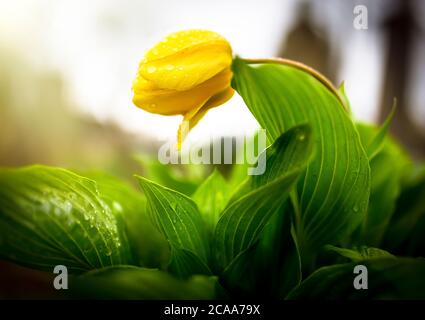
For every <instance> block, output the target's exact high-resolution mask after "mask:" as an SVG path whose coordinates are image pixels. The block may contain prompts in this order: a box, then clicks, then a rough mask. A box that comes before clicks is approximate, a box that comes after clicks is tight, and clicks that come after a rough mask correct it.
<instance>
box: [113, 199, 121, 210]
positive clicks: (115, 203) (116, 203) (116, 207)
mask: <svg viewBox="0 0 425 320" xmlns="http://www.w3.org/2000/svg"><path fill="white" fill-rule="evenodd" d="M112 206H113V208H114V209H115V210H116V211H118V212H122V206H121V204H120V203H119V202H116V201H114V203H113V204H112Z"/></svg>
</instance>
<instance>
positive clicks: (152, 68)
mask: <svg viewBox="0 0 425 320" xmlns="http://www.w3.org/2000/svg"><path fill="white" fill-rule="evenodd" d="M147 71H148V73H154V72H156V67H154V66H150V67H148V70H147Z"/></svg>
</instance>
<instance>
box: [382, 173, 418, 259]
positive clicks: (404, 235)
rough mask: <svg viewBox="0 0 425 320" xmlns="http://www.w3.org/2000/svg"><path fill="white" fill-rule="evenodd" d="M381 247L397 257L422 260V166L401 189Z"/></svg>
mask: <svg viewBox="0 0 425 320" xmlns="http://www.w3.org/2000/svg"><path fill="white" fill-rule="evenodd" d="M383 244H384V247H385V248H387V249H388V250H391V252H394V253H396V254H400V255H410V256H422V257H425V165H422V166H421V167H419V168H418V169H417V170H415V171H413V172H412V173H411V176H410V177H409V179H408V181H407V182H406V185H405V186H403V188H402V191H401V194H400V197H399V198H398V199H397V203H396V209H395V212H394V215H393V216H392V219H391V221H390V223H389V226H388V229H387V230H386V233H385V236H384V241H383Z"/></svg>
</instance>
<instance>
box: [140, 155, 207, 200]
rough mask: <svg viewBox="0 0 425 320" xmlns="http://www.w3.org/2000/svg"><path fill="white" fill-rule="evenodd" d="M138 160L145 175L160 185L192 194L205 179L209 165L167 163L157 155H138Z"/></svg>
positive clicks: (188, 194)
mask: <svg viewBox="0 0 425 320" xmlns="http://www.w3.org/2000/svg"><path fill="white" fill-rule="evenodd" d="M135 158H136V161H137V162H139V163H140V165H141V166H142V168H143V175H144V176H145V177H146V178H148V179H149V180H152V181H154V182H156V183H158V184H160V185H163V186H165V187H167V188H170V189H173V190H176V191H178V192H181V193H183V194H185V195H187V196H190V195H191V194H193V192H195V190H196V188H197V187H198V186H199V184H201V183H202V181H204V179H205V177H206V175H207V172H208V170H207V169H208V166H206V165H198V164H184V165H179V164H167V165H164V164H162V163H161V162H159V161H158V158H157V157H149V156H147V155H142V154H140V155H137V156H136V157H135Z"/></svg>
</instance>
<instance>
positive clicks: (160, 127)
mask: <svg viewBox="0 0 425 320" xmlns="http://www.w3.org/2000/svg"><path fill="white" fill-rule="evenodd" d="M296 2H297V1H296V0H287V1H283V0H262V1H258V0H256V1H255V0H232V1H230V0H210V1H202V0H179V1H173V0H168V1H166V0H144V1H134V0H120V1H118V0H90V1H83V0H16V1H7V0H0V41H1V42H2V44H6V45H7V46H14V47H17V48H18V49H20V51H21V52H23V53H25V54H26V55H27V58H28V59H30V60H31V62H32V63H34V64H35V65H39V66H41V67H43V68H46V67H47V68H51V69H54V70H59V71H60V72H62V74H63V76H64V79H65V81H66V84H67V88H68V94H69V97H70V99H71V100H72V101H73V102H75V104H76V105H78V106H79V107H80V110H81V111H82V112H88V113H91V114H93V115H94V116H95V117H96V118H97V119H99V120H101V121H104V120H108V121H114V122H117V123H118V124H119V125H120V126H122V127H123V128H124V129H126V130H128V131H130V132H136V133H149V134H150V135H153V136H156V137H158V138H165V137H174V136H175V134H176V129H177V126H178V124H179V122H180V120H181V118H180V117H179V116H177V117H164V116H159V115H153V114H149V113H147V112H145V111H143V110H141V109H138V108H136V107H135V106H133V105H132V102H131V96H132V93H131V84H132V81H133V78H134V76H135V73H136V70H137V66H138V63H139V60H140V59H141V58H142V56H143V54H144V52H145V50H146V49H148V48H149V47H150V46H151V45H153V44H154V43H155V42H157V41H158V40H160V38H161V37H163V36H164V35H166V34H168V33H169V32H172V31H177V30H181V29H188V28H205V29H210V30H213V31H216V32H219V33H221V34H222V35H223V36H225V37H226V38H227V39H228V40H229V41H230V43H231V44H232V47H233V49H234V52H235V53H236V54H238V55H241V56H243V57H269V56H274V55H275V54H276V50H277V48H278V47H279V45H280V42H281V41H282V39H283V36H284V34H285V32H286V31H287V30H288V28H290V27H291V25H292V23H293V22H294V18H295V12H296V10H295V5H296ZM380 3H381V4H382V1H380ZM381 7H382V5H381V6H375V5H374V6H372V7H371V8H369V26H370V28H369V30H367V31H356V30H354V29H353V27H352V21H353V20H352V19H353V14H352V7H350V6H341V5H339V4H338V1H336V0H326V1H322V2H320V4H318V5H316V6H315V18H316V20H317V21H318V22H319V23H322V24H323V22H324V21H325V22H327V25H326V26H325V27H327V29H328V31H329V33H330V35H331V39H332V41H333V43H334V44H336V43H339V44H340V46H339V48H338V49H339V50H340V53H341V60H342V61H341V62H342V65H341V70H340V74H339V79H340V80H345V82H346V89H347V93H348V96H349V98H350V100H351V104H352V106H353V111H354V114H355V116H356V117H357V118H358V119H362V120H367V121H373V120H375V118H376V116H377V105H378V102H379V98H380V96H379V94H380V85H381V80H380V79H381V75H382V65H381V62H380V61H381V60H382V59H380V55H381V54H382V47H383V43H382V41H380V40H379V37H378V33H377V32H376V31H375V28H374V26H375V25H376V21H373V19H374V12H375V11H376V10H379V9H380V8H381ZM371 11H372V12H371ZM422 49H424V48H422ZM422 83H423V81H422ZM423 98H424V97H421V96H418V97H417V98H416V99H417V100H418V101H419V100H420V99H422V100H421V101H424V100H423ZM257 127H258V125H257V123H256V121H255V119H254V118H253V117H252V115H251V114H250V113H249V111H248V110H247V108H246V107H245V106H244V104H243V102H242V100H241V98H240V97H238V96H235V97H234V98H233V99H232V100H231V101H229V102H228V103H227V104H226V105H224V106H222V107H219V108H216V109H213V110H212V111H210V112H209V113H208V114H207V116H206V118H205V119H204V120H203V121H202V122H200V124H199V125H198V126H197V127H196V128H195V130H194V131H193V133H192V134H191V135H193V136H195V137H207V136H211V134H215V135H217V132H219V133H220V134H222V135H226V134H227V135H238V134H246V133H250V132H253V131H254V130H255V129H256V128H257Z"/></svg>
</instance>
